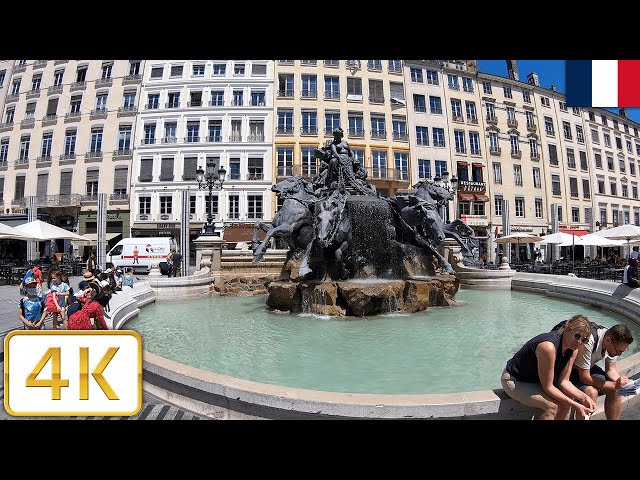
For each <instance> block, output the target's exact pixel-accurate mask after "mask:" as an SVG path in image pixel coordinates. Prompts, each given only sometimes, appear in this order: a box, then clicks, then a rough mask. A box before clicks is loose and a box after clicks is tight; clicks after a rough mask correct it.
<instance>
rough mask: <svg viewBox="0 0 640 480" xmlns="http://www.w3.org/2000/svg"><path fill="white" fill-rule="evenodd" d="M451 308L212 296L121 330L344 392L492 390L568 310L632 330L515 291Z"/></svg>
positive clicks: (179, 354) (214, 363)
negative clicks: (346, 312) (273, 303)
mask: <svg viewBox="0 0 640 480" xmlns="http://www.w3.org/2000/svg"><path fill="white" fill-rule="evenodd" d="M456 300H457V302H458V305H456V306H454V307H449V308H446V307H430V308H429V309H428V310H426V311H423V312H419V313H414V314H411V315H407V314H402V313H390V314H387V315H380V316H376V317H371V318H361V319H354V318H350V319H348V320H345V319H343V318H335V317H319V316H317V315H309V314H307V315H305V314H301V315H291V314H289V313H286V314H275V313H271V312H269V310H268V308H267V307H266V306H265V297H264V296H256V297H210V298H206V299H201V300H193V301H188V302H179V303H159V304H154V305H149V306H147V307H144V308H143V309H142V310H141V312H140V315H139V316H138V317H137V318H136V319H134V320H132V321H131V322H129V323H128V324H127V326H126V328H130V329H133V330H136V331H138V332H139V333H140V334H141V335H142V338H143V342H144V343H143V347H144V349H145V350H146V351H149V352H151V353H154V354H157V355H159V356H161V357H164V358H167V359H170V360H174V361H176V362H180V363H184V364H187V365H190V366H193V367H197V368H201V369H204V370H208V371H212V372H217V373H221V374H224V375H230V376H233V377H238V378H242V379H245V380H253V381H257V382H263V383H271V384H277V385H283V386H290V387H298V388H306V389H312V390H325V391H334V392H352V393H386V394H403V393H404V394H418V393H448V392H463V391H474V390H488V389H494V388H500V381H499V378H500V373H501V372H502V369H503V368H504V365H505V363H506V361H507V360H508V359H509V358H510V357H511V356H512V355H513V353H515V352H516V351H517V350H518V349H519V348H520V346H521V345H522V344H523V343H524V342H525V341H526V340H528V339H529V338H531V337H533V336H534V335H536V334H538V333H542V332H543V331H546V330H549V329H551V327H553V325H555V324H556V323H557V322H559V321H560V320H562V319H567V318H569V317H571V316H572V315H574V314H576V313H582V314H585V315H587V317H589V319H590V320H593V321H596V322H598V323H600V324H601V325H604V326H611V325H614V324H616V323H624V324H626V325H628V326H629V327H630V328H631V330H632V332H633V335H634V342H633V344H632V345H631V348H630V349H629V351H628V352H625V354H623V355H622V358H624V357H627V356H629V355H631V354H633V353H635V352H637V351H639V349H638V343H640V326H638V325H636V324H634V323H632V322H630V321H629V320H627V319H625V318H624V317H621V316H618V315H616V314H613V313H611V312H608V311H606V310H601V309H596V308H592V307H588V306H586V305H582V304H579V303H573V302H568V301H566V300H556V299H553V298H548V297H544V296H541V295H535V294H531V293H525V292H518V291H508V290H507V291H501V290H495V291H490V290H482V291H479V290H460V291H458V293H457V294H456Z"/></svg>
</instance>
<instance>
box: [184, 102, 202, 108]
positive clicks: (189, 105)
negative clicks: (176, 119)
mask: <svg viewBox="0 0 640 480" xmlns="http://www.w3.org/2000/svg"><path fill="white" fill-rule="evenodd" d="M201 106H202V100H194V101H193V102H187V107H201Z"/></svg>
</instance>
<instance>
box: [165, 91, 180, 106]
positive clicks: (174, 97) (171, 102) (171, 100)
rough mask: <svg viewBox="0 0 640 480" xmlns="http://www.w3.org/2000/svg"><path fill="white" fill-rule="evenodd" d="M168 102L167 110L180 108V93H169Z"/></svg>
mask: <svg viewBox="0 0 640 480" xmlns="http://www.w3.org/2000/svg"><path fill="white" fill-rule="evenodd" d="M167 100H168V102H167V108H179V107H180V92H169V94H168V98H167Z"/></svg>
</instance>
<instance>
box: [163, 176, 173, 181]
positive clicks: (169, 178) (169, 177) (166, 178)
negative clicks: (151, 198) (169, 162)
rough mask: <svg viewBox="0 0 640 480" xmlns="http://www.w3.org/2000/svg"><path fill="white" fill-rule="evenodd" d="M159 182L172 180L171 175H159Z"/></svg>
mask: <svg viewBox="0 0 640 480" xmlns="http://www.w3.org/2000/svg"><path fill="white" fill-rule="evenodd" d="M160 181H161V182H173V175H160Z"/></svg>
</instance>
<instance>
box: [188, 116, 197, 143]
mask: <svg viewBox="0 0 640 480" xmlns="http://www.w3.org/2000/svg"><path fill="white" fill-rule="evenodd" d="M185 141H186V142H187V143H196V142H199V141H200V122H199V121H195V122H187V138H186V139H185Z"/></svg>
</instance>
